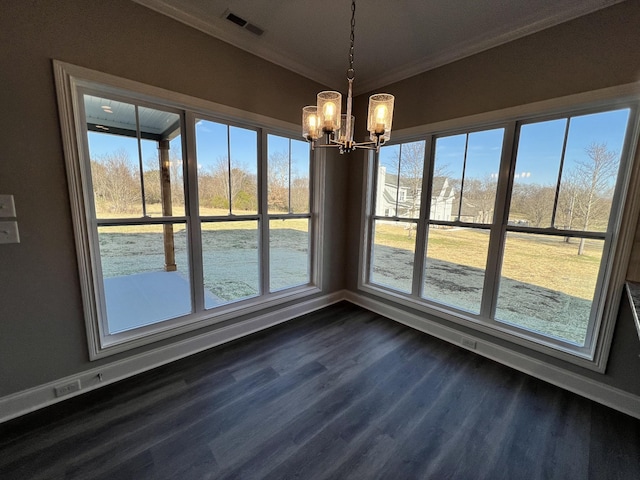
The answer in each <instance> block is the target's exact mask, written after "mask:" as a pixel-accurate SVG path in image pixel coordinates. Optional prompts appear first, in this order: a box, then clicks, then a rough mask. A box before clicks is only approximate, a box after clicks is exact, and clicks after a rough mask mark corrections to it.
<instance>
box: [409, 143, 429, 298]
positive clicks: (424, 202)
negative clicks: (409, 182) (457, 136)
mask: <svg viewBox="0 0 640 480" xmlns="http://www.w3.org/2000/svg"><path fill="white" fill-rule="evenodd" d="M433 144H434V142H433V136H429V137H428V138H426V139H425V144H424V159H423V163H422V165H423V169H422V187H421V195H420V213H419V215H418V224H417V226H416V249H415V257H414V261H413V288H412V294H413V296H415V297H420V296H421V295H422V286H423V285H424V261H425V256H426V254H427V239H428V238H429V231H428V228H429V225H428V222H427V218H428V217H429V210H430V208H431V183H432V182H431V172H432V171H433V162H434V155H433Z"/></svg>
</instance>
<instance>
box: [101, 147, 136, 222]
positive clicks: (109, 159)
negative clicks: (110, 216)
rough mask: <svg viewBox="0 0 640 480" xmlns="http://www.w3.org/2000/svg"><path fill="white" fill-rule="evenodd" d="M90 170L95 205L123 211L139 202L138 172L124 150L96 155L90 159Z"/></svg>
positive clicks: (129, 209) (112, 210)
mask: <svg viewBox="0 0 640 480" xmlns="http://www.w3.org/2000/svg"><path fill="white" fill-rule="evenodd" d="M91 170H92V172H91V173H92V180H93V192H94V195H95V199H96V205H97V206H104V208H106V209H108V210H109V211H111V212H114V213H125V212H129V211H131V210H132V209H133V208H134V207H135V205H136V204H138V205H140V204H141V194H140V178H139V173H138V172H137V169H136V168H135V166H134V164H133V162H132V161H131V160H130V159H129V155H128V154H127V152H126V150H124V149H120V150H117V151H115V152H113V153H108V154H105V155H101V156H98V157H97V158H96V159H95V160H92V162H91Z"/></svg>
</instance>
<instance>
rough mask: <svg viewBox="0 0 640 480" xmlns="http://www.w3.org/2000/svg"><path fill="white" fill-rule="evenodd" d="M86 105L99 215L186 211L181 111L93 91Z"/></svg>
mask: <svg viewBox="0 0 640 480" xmlns="http://www.w3.org/2000/svg"><path fill="white" fill-rule="evenodd" d="M84 106H85V116H86V120H87V130H88V131H87V140H88V146H89V157H90V160H91V178H92V184H93V193H94V202H95V208H96V216H97V218H126V217H142V216H163V215H164V216H172V215H179V216H182V215H184V181H183V175H182V168H183V165H182V164H183V162H182V146H181V143H180V138H181V137H180V117H179V115H177V114H175V113H171V112H165V111H162V110H157V109H152V108H148V107H142V106H140V107H138V108H137V115H136V106H135V105H133V104H128V103H124V102H119V101H115V100H111V99H108V98H100V97H95V96H92V95H84ZM138 141H139V143H138Z"/></svg>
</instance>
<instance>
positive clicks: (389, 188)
mask: <svg viewBox="0 0 640 480" xmlns="http://www.w3.org/2000/svg"><path fill="white" fill-rule="evenodd" d="M421 195H422V181H421V180H418V179H417V180H413V179H410V178H406V177H400V181H399V182H398V176H397V175H393V174H390V173H387V169H386V167H379V169H378V186H377V191H376V205H377V208H376V214H377V215H381V216H385V217H396V216H397V217H409V218H416V217H418V215H419V214H420V211H419V208H420V196H421ZM455 196H456V195H455V190H454V188H453V187H452V186H451V185H450V182H449V179H448V178H446V177H435V178H434V180H433V189H432V192H431V214H430V215H429V218H431V219H432V220H447V221H449V220H451V219H452V218H451V215H452V211H453V203H454V200H455ZM396 200H397V208H396Z"/></svg>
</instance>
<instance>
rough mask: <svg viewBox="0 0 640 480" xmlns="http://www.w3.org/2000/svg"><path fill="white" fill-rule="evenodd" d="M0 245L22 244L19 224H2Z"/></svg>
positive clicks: (0, 224)
mask: <svg viewBox="0 0 640 480" xmlns="http://www.w3.org/2000/svg"><path fill="white" fill-rule="evenodd" d="M0 243H20V235H19V234H18V222H16V221H15V220H14V221H12V222H0Z"/></svg>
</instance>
